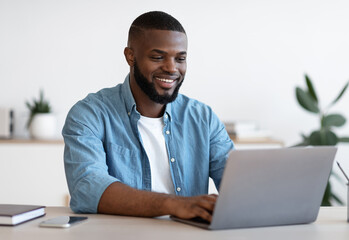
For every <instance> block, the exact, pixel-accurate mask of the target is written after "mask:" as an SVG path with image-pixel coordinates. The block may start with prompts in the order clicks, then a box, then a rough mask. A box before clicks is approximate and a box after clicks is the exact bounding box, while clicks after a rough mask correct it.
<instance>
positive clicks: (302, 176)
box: [172, 147, 337, 230]
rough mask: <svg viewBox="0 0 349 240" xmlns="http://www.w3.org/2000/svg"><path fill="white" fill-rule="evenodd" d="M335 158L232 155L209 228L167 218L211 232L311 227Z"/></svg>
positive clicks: (326, 152) (300, 153)
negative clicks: (250, 228) (284, 226)
mask: <svg viewBox="0 0 349 240" xmlns="http://www.w3.org/2000/svg"><path fill="white" fill-rule="evenodd" d="M336 152H337V148H336V147H307V148H303V147H296V148H280V149H262V150H235V151H232V152H231V153H230V154H229V158H228V160H227V164H226V167H225V170H224V174H223V179H222V182H221V186H220V191H219V192H220V193H219V197H218V199H217V202H216V205H215V209H214V212H213V216H212V222H211V224H209V223H208V222H205V221H203V220H201V221H200V220H199V221H194V220H183V219H178V218H175V217H172V218H173V219H174V220H176V221H181V222H184V223H189V224H193V225H195V226H199V227H202V228H207V229H212V230H216V229H232V228H249V227H263V226H278V225H289V224H304V223H311V222H314V221H315V220H316V218H317V215H318V212H319V208H320V205H321V201H322V197H323V195H324V192H325V188H326V185H327V181H328V179H329V176H330V172H331V169H332V165H333V160H334V157H335V155H336ZM196 220H198V219H196Z"/></svg>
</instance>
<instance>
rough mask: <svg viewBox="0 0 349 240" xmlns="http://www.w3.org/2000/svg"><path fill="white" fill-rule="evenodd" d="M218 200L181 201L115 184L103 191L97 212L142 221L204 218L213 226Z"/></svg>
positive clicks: (209, 198) (199, 198) (213, 196)
mask: <svg viewBox="0 0 349 240" xmlns="http://www.w3.org/2000/svg"><path fill="white" fill-rule="evenodd" d="M216 198H217V195H201V196H196V197H181V196H175V195H169V194H163V193H156V192H149V191H143V190H137V189H134V188H131V187H129V186H127V185H125V184H123V183H120V182H114V183H112V184H111V185H109V187H108V188H107V189H106V190H105V191H104V193H103V195H102V197H101V199H100V201H99V204H98V212H99V213H106V214H117V215H127V216H139V217H156V216H161V215H173V216H176V217H179V218H183V219H189V218H193V217H201V218H203V219H205V220H207V221H209V222H211V220H212V214H211V213H212V212H213V208H214V205H215V202H216Z"/></svg>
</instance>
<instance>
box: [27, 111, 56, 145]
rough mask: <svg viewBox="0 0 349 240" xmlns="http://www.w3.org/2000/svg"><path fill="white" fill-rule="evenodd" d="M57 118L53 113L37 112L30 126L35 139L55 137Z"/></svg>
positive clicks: (30, 131)
mask: <svg viewBox="0 0 349 240" xmlns="http://www.w3.org/2000/svg"><path fill="white" fill-rule="evenodd" d="M56 124H57V120H56V117H55V115H54V114H52V113H37V114H35V115H34V117H33V120H32V122H31V124H30V127H29V133H30V136H31V137H32V138H35V139H54V138H55V137H56Z"/></svg>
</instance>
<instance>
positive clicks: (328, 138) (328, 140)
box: [324, 130, 338, 146]
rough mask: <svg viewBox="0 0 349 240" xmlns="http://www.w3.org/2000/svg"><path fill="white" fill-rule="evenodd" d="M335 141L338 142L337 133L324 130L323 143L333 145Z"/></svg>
mask: <svg viewBox="0 0 349 240" xmlns="http://www.w3.org/2000/svg"><path fill="white" fill-rule="evenodd" d="M337 143H338V137H337V135H336V134H335V133H334V132H332V131H330V130H326V131H325V144H324V145H329V146H334V145H336V144H337Z"/></svg>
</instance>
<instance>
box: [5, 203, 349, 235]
mask: <svg viewBox="0 0 349 240" xmlns="http://www.w3.org/2000/svg"><path fill="white" fill-rule="evenodd" d="M46 213H47V214H46V216H45V217H42V218H39V219H35V220H32V221H30V222H27V223H23V224H21V225H18V226H15V227H5V226H0V239H27V240H32V239H36V240H37V239H39V240H40V239H51V240H55V239H65V240H66V239H67V240H69V239H84V240H88V239H103V240H105V239H123V240H124V239H126V240H127V239H141V240H145V239H152V240H153V239H155V240H156V239H166V240H171V239H176V240H180V239H192V240H195V239H200V240H204V239H210V240H211V239H268V240H273V239H278V240H279V239H283V240H285V239H292V240H294V239H297V240H302V239H307V240H311V239H317V240H321V239H335V240H342V239H343V240H344V239H345V240H347V239H348V238H349V223H347V221H346V219H347V210H346V208H345V207H327V208H321V210H320V213H319V216H318V219H317V221H316V222H315V223H312V224H305V225H293V226H281V227H265V228H250V229H235V230H218V231H210V230H204V229H200V228H196V227H193V226H189V225H186V224H182V223H178V222H174V221H171V220H170V219H169V218H168V217H160V218H136V217H122V216H112V215H102V214H90V215H86V214H80V215H84V216H85V215H86V216H88V217H89V219H88V221H87V222H85V223H81V224H79V225H75V226H73V227H71V228H68V229H55V228H40V227H39V226H38V224H39V223H40V222H41V221H43V220H46V219H49V218H52V217H56V216H62V215H76V214H73V213H72V212H71V210H70V209H69V208H65V207H48V208H46Z"/></svg>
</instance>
